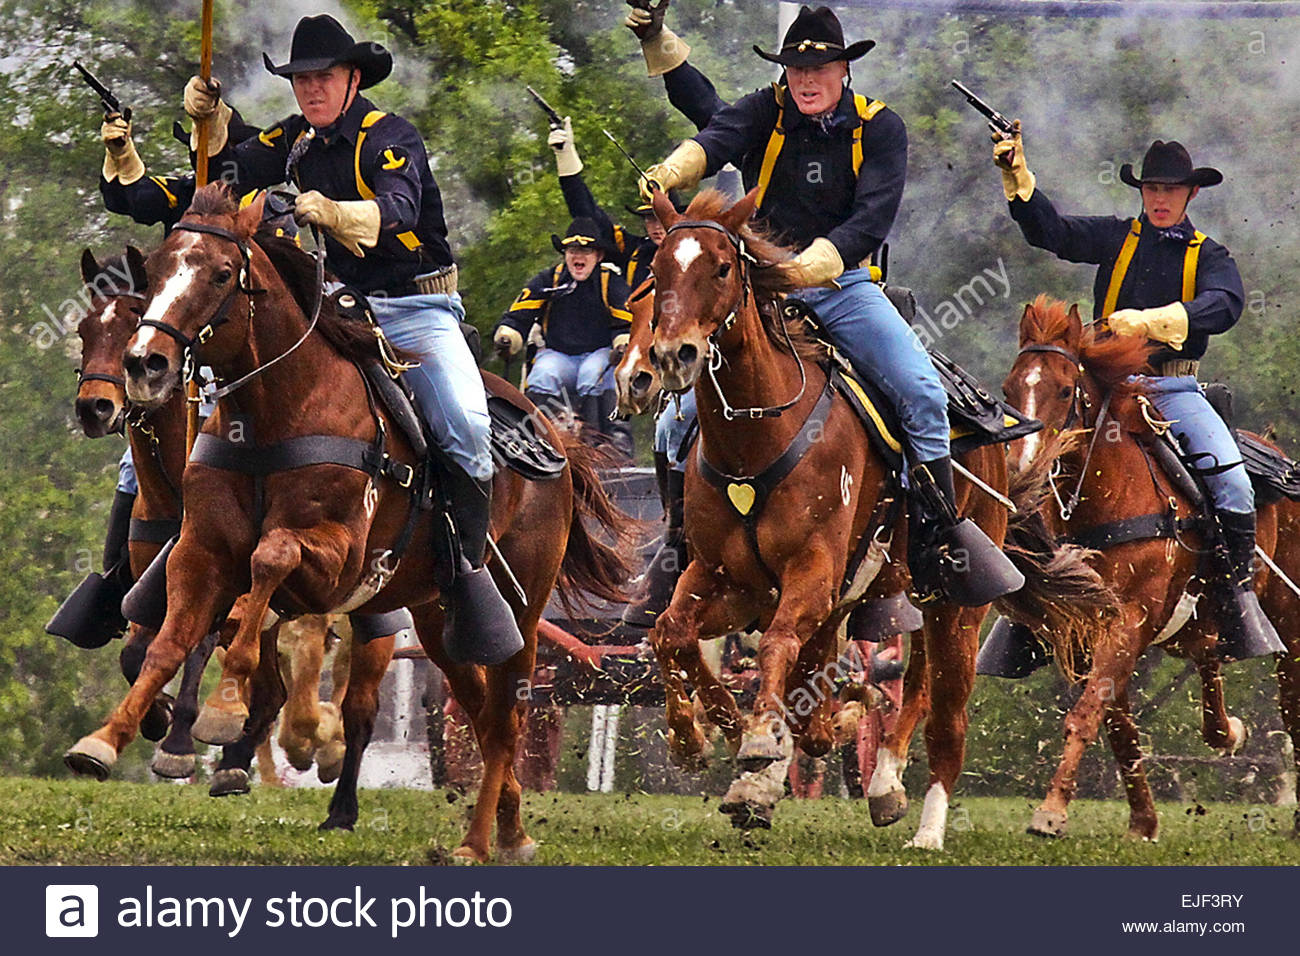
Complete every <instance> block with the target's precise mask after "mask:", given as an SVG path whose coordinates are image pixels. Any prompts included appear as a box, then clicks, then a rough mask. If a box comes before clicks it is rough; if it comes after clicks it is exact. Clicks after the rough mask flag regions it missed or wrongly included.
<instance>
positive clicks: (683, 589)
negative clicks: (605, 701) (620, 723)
mask: <svg viewBox="0 0 1300 956" xmlns="http://www.w3.org/2000/svg"><path fill="white" fill-rule="evenodd" d="M679 596H680V599H679ZM743 607H744V606H743V602H742V596H741V595H740V594H739V593H738V592H736V591H735V590H734V589H733V588H730V587H728V586H727V584H726V582H725V581H724V580H723V579H722V577H721V575H720V574H717V573H714V572H712V571H710V570H708V569H706V568H705V566H704V565H703V564H702V563H700V562H699V561H693V562H691V564H690V565H688V566H687V568H686V570H685V571H684V572H683V573H682V577H681V580H679V581H678V582H677V588H676V590H675V591H674V592H673V600H672V601H671V602H670V603H669V605H668V609H667V610H665V611H664V612H663V613H662V614H661V615H659V619H658V620H657V621H655V626H654V628H653V629H652V630H651V631H650V636H649V640H650V645H651V647H653V648H654V652H655V658H656V659H657V660H658V662H659V672H660V675H661V677H662V679H663V682H664V697H665V711H666V716H667V719H668V751H669V754H670V756H671V757H672V759H673V761H674V762H675V763H677V764H678V765H679V766H683V767H686V768H688V769H702V767H703V765H704V764H705V763H706V762H707V758H706V756H705V751H706V747H707V745H708V741H707V739H706V738H705V736H704V732H703V731H702V730H701V729H700V726H699V724H698V723H697V722H696V720H695V708H694V706H693V705H692V704H691V700H690V697H689V695H688V694H687V693H686V686H685V681H686V680H689V681H690V682H691V684H692V685H693V686H694V688H695V693H696V694H698V695H699V698H700V702H701V703H702V704H703V705H704V710H705V713H706V714H707V715H708V717H709V720H711V721H712V722H713V724H714V725H715V726H716V727H718V728H719V729H720V730H721V731H722V733H723V734H724V736H725V737H726V738H727V744H728V746H730V747H731V748H732V751H733V752H734V751H735V750H736V749H738V748H739V746H740V726H741V714H740V708H739V707H737V706H736V701H735V698H734V697H732V695H731V691H730V690H729V689H728V688H727V686H726V685H725V684H723V683H722V682H721V681H719V680H718V678H717V675H716V674H714V673H713V669H712V668H711V667H710V666H709V664H708V662H707V661H705V660H704V657H703V655H702V654H701V653H700V643H699V642H700V640H701V639H702V638H705V637H712V636H715V635H718V634H725V633H726V632H727V631H728V630H731V629H734V628H735V627H738V626H742V625H743V624H745V623H747V622H746V621H739V618H741V617H743V616H745V615H744V614H743ZM737 621H739V623H737Z"/></svg>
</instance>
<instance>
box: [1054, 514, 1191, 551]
mask: <svg viewBox="0 0 1300 956" xmlns="http://www.w3.org/2000/svg"><path fill="white" fill-rule="evenodd" d="M1200 524H1201V521H1200V519H1199V518H1196V517H1189V518H1179V517H1178V516H1177V512H1174V511H1163V512H1161V513H1159V514H1147V515H1135V516H1133V517H1131V518H1121V519H1120V520H1119V521H1108V522H1106V523H1105V524H1099V525H1094V526H1093V527H1091V528H1084V529H1083V530H1081V531H1077V532H1075V533H1074V534H1071V535H1069V536H1067V537H1066V539H1065V540H1066V541H1068V542H1069V543H1070V544H1075V545H1078V546H1079V547H1081V548H1089V549H1091V550H1093V551H1105V550H1106V549H1107V548H1113V547H1116V546H1117V545H1121V544H1127V543H1128V542H1130V541H1147V540H1150V539H1151V538H1175V539H1176V538H1177V537H1178V536H1179V534H1180V533H1182V532H1184V531H1192V530H1194V529H1196V528H1197V527H1199V526H1200Z"/></svg>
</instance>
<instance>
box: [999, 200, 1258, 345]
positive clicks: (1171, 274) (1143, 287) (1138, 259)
mask: <svg viewBox="0 0 1300 956" xmlns="http://www.w3.org/2000/svg"><path fill="white" fill-rule="evenodd" d="M1010 208H1011V218H1013V219H1014V220H1015V221H1016V222H1017V224H1019V226H1020V231H1021V232H1022V233H1024V236H1025V240H1026V241H1027V242H1028V243H1029V244H1030V245H1031V246H1036V247H1038V248H1039V249H1046V250H1047V251H1048V252H1051V253H1054V254H1055V255H1056V256H1058V257H1059V258H1061V259H1065V260H1067V261H1068V262H1089V263H1093V264H1096V265H1098V266H1100V268H1099V269H1098V270H1097V275H1096V278H1095V279H1094V280H1093V286H1092V296H1093V307H1092V317H1093V319H1094V320H1096V319H1101V318H1103V316H1102V314H1101V311H1102V306H1103V305H1104V303H1105V299H1106V290H1107V288H1108V287H1109V286H1110V277H1111V273H1112V272H1113V271H1114V267H1115V261H1116V259H1118V258H1119V253H1120V249H1121V247H1122V246H1123V245H1124V239H1125V237H1126V236H1128V234H1129V231H1130V229H1131V228H1132V224H1133V220H1132V219H1131V218H1129V219H1120V218H1119V217H1117V216H1063V215H1061V214H1060V213H1058V212H1057V211H1056V207H1055V206H1054V205H1052V201H1051V200H1050V199H1049V198H1048V197H1047V196H1046V195H1045V194H1044V193H1043V191H1042V190H1041V189H1035V190H1034V193H1033V195H1032V196H1030V197H1029V200H1028V201H1025V200H1022V199H1019V198H1016V199H1013V200H1012V201H1011V203H1010ZM1139 221H1140V222H1141V230H1142V231H1141V233H1140V234H1139V236H1138V244H1137V249H1136V250H1134V253H1133V259H1132V261H1130V262H1129V267H1128V271H1127V272H1126V273H1125V276H1124V283H1123V285H1121V286H1120V290H1119V298H1118V299H1117V300H1116V303H1115V308H1116V309H1117V310H1118V309H1151V308H1156V307H1158V306H1162V305H1169V304H1170V303H1171V302H1179V301H1182V299H1183V260H1184V257H1185V256H1186V254H1187V244H1188V240H1190V238H1191V236H1192V233H1193V230H1194V227H1193V226H1192V224H1191V221H1190V220H1188V219H1184V220H1183V223H1182V224H1181V226H1180V228H1179V230H1178V231H1179V232H1180V233H1181V234H1182V235H1184V236H1185V237H1186V238H1181V237H1178V238H1173V237H1167V236H1165V235H1161V232H1162V230H1158V229H1156V228H1155V227H1154V226H1152V225H1151V223H1150V222H1148V221H1147V218H1146V215H1145V214H1143V215H1142V216H1141V217H1140V220H1139ZM1245 301H1246V294H1245V290H1244V289H1243V287H1242V283H1241V273H1240V272H1238V271H1237V263H1236V262H1234V261H1233V259H1232V255H1231V254H1230V253H1229V252H1228V250H1227V249H1226V248H1225V247H1224V246H1222V245H1220V244H1219V243H1217V242H1215V241H1214V240H1213V239H1206V240H1205V242H1204V243H1203V244H1202V245H1201V252H1200V257H1199V259H1198V261H1197V264H1196V296H1195V298H1193V299H1192V300H1191V301H1184V302H1183V305H1184V306H1185V307H1186V309H1187V326H1188V330H1187V341H1186V342H1185V343H1184V344H1183V347H1182V349H1181V350H1180V351H1174V350H1173V349H1168V348H1166V349H1161V350H1160V351H1159V352H1157V353H1156V354H1155V355H1154V356H1152V359H1151V361H1152V363H1153V364H1157V365H1158V364H1160V363H1161V362H1167V361H1172V360H1174V359H1199V358H1200V357H1201V356H1203V355H1204V354H1205V349H1206V347H1207V346H1208V345H1209V341H1210V336H1211V335H1217V334H1219V333H1220V332H1226V331H1227V330H1228V329H1230V328H1232V327H1233V326H1234V325H1235V324H1236V323H1237V320H1238V319H1239V318H1241V310H1242V308H1243V307H1244V305H1245Z"/></svg>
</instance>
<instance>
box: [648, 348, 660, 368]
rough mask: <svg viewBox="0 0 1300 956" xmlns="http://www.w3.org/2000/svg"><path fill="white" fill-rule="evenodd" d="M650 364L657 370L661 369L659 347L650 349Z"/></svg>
mask: <svg viewBox="0 0 1300 956" xmlns="http://www.w3.org/2000/svg"><path fill="white" fill-rule="evenodd" d="M650 366H651V367H652V368H654V369H655V370H656V371H657V370H658V369H659V350H658V349H651V350H650Z"/></svg>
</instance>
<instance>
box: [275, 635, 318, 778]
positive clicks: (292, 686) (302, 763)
mask: <svg viewBox="0 0 1300 956" xmlns="http://www.w3.org/2000/svg"><path fill="white" fill-rule="evenodd" d="M325 629H326V625H325V617H324V615H320V614H315V615H311V616H309V617H303V618H299V619H298V620H296V621H294V622H293V623H291V624H288V625H286V626H285V628H284V629H283V630H282V631H281V638H280V651H281V653H283V655H284V657H285V661H286V663H287V664H288V674H287V675H286V678H287V679H286V684H287V685H288V686H287V688H286V689H287V692H288V699H287V700H286V701H285V706H284V719H283V720H282V721H281V722H280V737H279V739H280V746H281V747H282V748H283V749H284V753H285V756H286V757H287V758H288V759H289V764H290V765H291V766H292V767H293V768H294V769H295V770H306V769H308V768H309V767H311V764H312V759H313V758H314V757H315V755H316V748H317V747H318V745H319V741H318V740H317V733H318V729H319V727H320V723H321V708H320V671H321V665H322V664H323V663H324V659H325Z"/></svg>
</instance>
